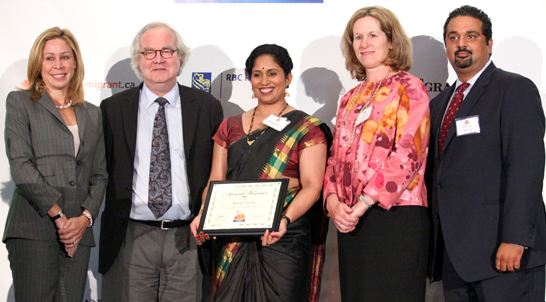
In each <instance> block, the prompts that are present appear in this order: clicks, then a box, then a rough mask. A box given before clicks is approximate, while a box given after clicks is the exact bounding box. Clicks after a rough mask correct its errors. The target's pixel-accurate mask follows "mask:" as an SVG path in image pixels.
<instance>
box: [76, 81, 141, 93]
mask: <svg viewBox="0 0 546 302" xmlns="http://www.w3.org/2000/svg"><path fill="white" fill-rule="evenodd" d="M136 86H137V83H133V82H121V81H119V82H99V81H97V80H95V81H94V82H83V88H90V89H96V90H99V91H100V90H102V89H104V88H109V89H129V88H135V87H136Z"/></svg>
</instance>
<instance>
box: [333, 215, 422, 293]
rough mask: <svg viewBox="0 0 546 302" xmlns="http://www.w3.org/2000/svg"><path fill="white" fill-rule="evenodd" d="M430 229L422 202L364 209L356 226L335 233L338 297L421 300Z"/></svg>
mask: <svg viewBox="0 0 546 302" xmlns="http://www.w3.org/2000/svg"><path fill="white" fill-rule="evenodd" d="M429 233H430V224H429V219H428V212H427V209H426V208H425V207H421V206H399V207H392V208H391V209H390V210H385V209H383V208H381V207H378V206H373V207H372V208H371V209H370V210H368V211H366V213H365V214H364V216H362V217H361V218H360V221H359V223H358V224H357V226H356V229H355V230H354V231H352V232H351V233H348V234H342V233H338V249H339V276H340V285H341V299H342V301H344V302H354V301H372V302H376V301H381V302H395V301H400V302H412V301H425V288H426V273H427V259H428V246H429Z"/></svg>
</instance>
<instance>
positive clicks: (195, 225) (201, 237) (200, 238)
mask: <svg viewBox="0 0 546 302" xmlns="http://www.w3.org/2000/svg"><path fill="white" fill-rule="evenodd" d="M200 221H201V214H199V215H197V216H196V217H195V218H194V219H193V221H192V222H191V223H190V230H191V233H192V234H193V238H195V242H196V243H197V245H202V244H203V243H204V242H206V241H207V240H210V237H209V235H208V234H205V233H203V232H200V233H199V234H197V230H198V229H199V222H200Z"/></svg>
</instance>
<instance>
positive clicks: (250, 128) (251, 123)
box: [246, 103, 288, 146]
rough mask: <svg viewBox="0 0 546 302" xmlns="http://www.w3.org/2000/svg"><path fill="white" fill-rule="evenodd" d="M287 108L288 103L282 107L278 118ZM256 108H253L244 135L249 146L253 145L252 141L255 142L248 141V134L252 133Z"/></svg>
mask: <svg viewBox="0 0 546 302" xmlns="http://www.w3.org/2000/svg"><path fill="white" fill-rule="evenodd" d="M287 107H288V103H286V105H284V107H283V108H282V110H281V112H279V117H280V116H281V114H282V113H283V112H284V110H285V109H286V108H287ZM256 108H258V106H256V107H254V112H252V118H251V119H250V127H249V128H248V132H247V134H246V142H247V144H248V145H249V146H250V145H252V143H254V141H255V140H256V139H253V140H250V132H252V125H253V124H254V116H255V115H256ZM262 133H263V132H262Z"/></svg>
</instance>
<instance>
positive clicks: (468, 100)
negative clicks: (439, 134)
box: [444, 62, 497, 152]
mask: <svg viewBox="0 0 546 302" xmlns="http://www.w3.org/2000/svg"><path fill="white" fill-rule="evenodd" d="M496 69H497V67H495V64H493V62H491V64H489V66H488V67H487V68H486V69H485V70H484V71H483V73H482V74H481V75H480V77H479V78H478V80H477V81H476V83H474V85H473V86H472V88H471V89H470V92H469V93H468V95H467V96H466V97H465V98H464V100H463V103H462V104H461V107H460V108H459V111H457V114H455V119H454V120H453V123H452V124H451V127H450V128H449V131H448V132H447V137H446V143H445V146H444V152H445V150H446V149H447V147H448V146H449V143H450V142H451V140H452V139H453V137H455V134H456V132H457V131H456V121H455V120H456V119H458V118H463V117H465V116H468V115H469V114H470V111H471V110H472V108H473V107H474V106H475V105H476V103H477V102H478V100H479V99H480V97H481V96H482V94H483V93H484V92H485V89H486V87H487V85H489V79H491V76H492V75H493V73H494V72H495V70H496Z"/></svg>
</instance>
